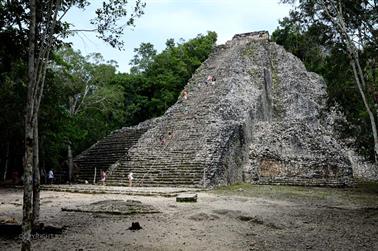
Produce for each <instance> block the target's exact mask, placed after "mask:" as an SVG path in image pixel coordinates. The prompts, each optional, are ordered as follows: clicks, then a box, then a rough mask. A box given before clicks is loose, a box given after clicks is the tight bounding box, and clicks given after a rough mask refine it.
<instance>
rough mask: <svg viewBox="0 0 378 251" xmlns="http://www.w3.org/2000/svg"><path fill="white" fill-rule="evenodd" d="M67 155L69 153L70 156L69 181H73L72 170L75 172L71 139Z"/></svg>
mask: <svg viewBox="0 0 378 251" xmlns="http://www.w3.org/2000/svg"><path fill="white" fill-rule="evenodd" d="M67 155H68V156H67V157H68V181H69V182H70V183H71V181H72V172H73V157H72V148H71V141H68V146H67Z"/></svg>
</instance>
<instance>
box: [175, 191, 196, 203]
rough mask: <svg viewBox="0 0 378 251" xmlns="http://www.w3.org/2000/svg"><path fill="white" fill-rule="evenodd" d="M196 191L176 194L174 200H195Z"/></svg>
mask: <svg viewBox="0 0 378 251" xmlns="http://www.w3.org/2000/svg"><path fill="white" fill-rule="evenodd" d="M197 198H198V196H197V194H196V193H186V194H179V195H177V196H176V202H197Z"/></svg>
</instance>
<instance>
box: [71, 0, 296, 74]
mask: <svg viewBox="0 0 378 251" xmlns="http://www.w3.org/2000/svg"><path fill="white" fill-rule="evenodd" d="M145 2H146V8H145V9H144V13H145V14H144V15H143V16H142V17H141V18H139V19H137V20H136V22H135V24H136V26H135V27H134V28H127V30H126V31H125V35H124V37H123V40H124V41H125V44H126V46H125V50H123V51H119V50H117V49H114V48H112V47H111V46H110V45H108V44H106V43H105V42H103V41H102V40H100V39H98V38H96V36H95V34H94V33H88V32H80V33H78V34H77V35H75V36H73V37H70V38H68V39H67V40H66V41H67V42H71V43H72V44H73V48H74V49H76V50H80V51H81V53H82V54H83V55H87V54H90V53H98V52H99V53H101V54H102V55H103V57H104V58H105V59H106V60H115V61H117V62H118V71H119V72H128V71H129V69H130V65H129V62H130V60H131V58H132V57H133V55H134V52H133V51H134V48H138V47H139V45H140V44H141V43H142V42H150V43H152V44H153V45H154V47H155V49H157V50H158V51H161V50H163V49H164V48H165V42H166V41H167V39H169V38H173V39H175V41H179V40H180V39H181V38H183V39H184V40H189V39H191V38H194V37H196V36H197V35H198V34H206V33H207V31H215V32H216V33H217V34H218V41H217V44H223V43H225V42H226V41H227V40H230V39H231V38H232V37H233V35H235V34H237V33H244V32H251V31H260V30H267V31H269V33H270V34H271V33H272V32H273V31H274V29H276V28H277V26H278V21H279V20H280V19H282V18H283V17H285V16H288V14H289V9H290V6H289V5H284V4H279V0H145ZM101 3H102V0H93V1H91V5H90V6H89V7H87V8H86V10H85V11H82V10H78V9H73V10H71V11H70V12H69V13H68V14H67V16H66V21H68V22H70V23H72V24H73V25H74V26H75V27H74V29H90V28H91V26H90V23H89V20H90V19H91V18H93V17H94V11H95V9H96V8H97V7H99V6H100V5H101ZM132 3H133V1H132V0H130V1H129V4H132ZM130 6H131V5H130ZM125 22H126V20H125Z"/></svg>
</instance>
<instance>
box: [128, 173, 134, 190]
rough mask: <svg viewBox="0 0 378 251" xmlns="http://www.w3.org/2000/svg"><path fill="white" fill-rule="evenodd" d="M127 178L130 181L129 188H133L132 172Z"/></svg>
mask: <svg viewBox="0 0 378 251" xmlns="http://www.w3.org/2000/svg"><path fill="white" fill-rule="evenodd" d="M127 178H128V179H129V187H132V186H133V179H134V177H133V173H132V172H130V173H129V175H127Z"/></svg>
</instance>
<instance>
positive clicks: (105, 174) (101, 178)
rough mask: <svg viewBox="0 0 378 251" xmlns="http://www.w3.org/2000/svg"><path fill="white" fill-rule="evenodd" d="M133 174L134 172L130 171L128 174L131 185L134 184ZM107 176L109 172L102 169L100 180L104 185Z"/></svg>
mask: <svg viewBox="0 0 378 251" xmlns="http://www.w3.org/2000/svg"><path fill="white" fill-rule="evenodd" d="M133 175H134V174H133V172H130V173H129V175H127V179H128V180H129V187H132V186H133V179H134V176H133ZM107 176H108V174H107V173H106V172H105V171H104V170H101V172H100V181H101V183H102V185H103V186H105V181H106V177H107Z"/></svg>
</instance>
